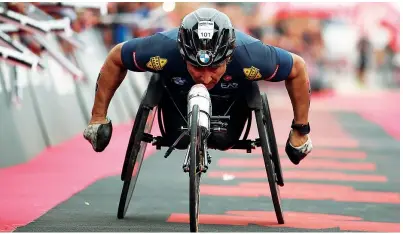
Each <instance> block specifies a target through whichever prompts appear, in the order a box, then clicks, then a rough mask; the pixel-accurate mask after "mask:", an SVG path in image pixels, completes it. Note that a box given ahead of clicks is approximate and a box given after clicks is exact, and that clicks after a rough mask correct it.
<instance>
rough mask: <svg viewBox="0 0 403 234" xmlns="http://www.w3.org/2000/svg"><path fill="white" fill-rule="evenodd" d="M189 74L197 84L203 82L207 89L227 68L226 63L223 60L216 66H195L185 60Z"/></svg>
mask: <svg viewBox="0 0 403 234" xmlns="http://www.w3.org/2000/svg"><path fill="white" fill-rule="evenodd" d="M186 64H187V69H188V71H189V74H190V75H191V76H192V78H193V80H194V81H195V82H196V83H197V84H204V86H206V88H207V89H212V88H213V87H214V86H215V85H216V84H217V83H218V82H219V81H220V79H221V77H222V76H223V75H224V73H225V71H226V70H227V63H226V62H224V63H222V64H220V65H219V66H217V67H196V66H193V65H192V64H191V63H189V62H186Z"/></svg>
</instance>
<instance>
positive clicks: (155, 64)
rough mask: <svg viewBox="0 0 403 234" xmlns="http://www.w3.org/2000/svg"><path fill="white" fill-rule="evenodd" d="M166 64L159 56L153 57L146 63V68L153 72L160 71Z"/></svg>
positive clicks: (165, 60) (166, 61)
mask: <svg viewBox="0 0 403 234" xmlns="http://www.w3.org/2000/svg"><path fill="white" fill-rule="evenodd" d="M167 63H168V60H167V59H165V58H161V57H160V56H155V57H151V58H150V61H148V63H147V67H148V68H150V69H153V70H155V71H161V70H162V69H163V68H164V66H165V65H166V64H167Z"/></svg>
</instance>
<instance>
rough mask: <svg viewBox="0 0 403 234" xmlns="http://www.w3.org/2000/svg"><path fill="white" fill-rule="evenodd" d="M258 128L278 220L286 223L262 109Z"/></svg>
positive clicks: (257, 116)
mask: <svg viewBox="0 0 403 234" xmlns="http://www.w3.org/2000/svg"><path fill="white" fill-rule="evenodd" d="M255 115H256V123H257V129H258V132H259V138H260V142H261V147H262V152H263V160H264V165H265V168H266V174H267V180H268V181H269V187H270V192H271V198H272V201H273V205H274V211H275V212H276V217H277V222H278V223H279V224H284V217H283V211H282V208H281V198H280V191H279V189H278V185H277V183H276V180H275V173H274V164H273V162H272V160H271V151H270V147H269V137H268V135H267V131H266V127H265V125H264V121H263V119H264V115H263V112H262V111H261V110H256V111H255Z"/></svg>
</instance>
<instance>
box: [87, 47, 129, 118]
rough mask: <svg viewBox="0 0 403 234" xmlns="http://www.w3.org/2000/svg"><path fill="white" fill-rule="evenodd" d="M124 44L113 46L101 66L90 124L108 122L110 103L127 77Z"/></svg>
mask: <svg viewBox="0 0 403 234" xmlns="http://www.w3.org/2000/svg"><path fill="white" fill-rule="evenodd" d="M122 45H123V43H121V44H118V45H116V46H115V47H113V49H112V50H111V51H110V52H109V54H108V56H107V58H106V60H105V62H104V64H103V66H102V68H101V71H100V73H99V77H98V82H97V91H96V94H95V100H94V106H93V108H92V117H91V120H90V124H94V123H106V122H107V120H106V115H107V112H108V107H109V103H110V102H111V99H112V97H113V95H114V94H115V91H116V90H117V88H118V87H119V86H120V84H121V83H122V81H123V79H124V78H125V77H126V74H127V69H126V68H125V67H124V65H123V62H122V58H121V50H122Z"/></svg>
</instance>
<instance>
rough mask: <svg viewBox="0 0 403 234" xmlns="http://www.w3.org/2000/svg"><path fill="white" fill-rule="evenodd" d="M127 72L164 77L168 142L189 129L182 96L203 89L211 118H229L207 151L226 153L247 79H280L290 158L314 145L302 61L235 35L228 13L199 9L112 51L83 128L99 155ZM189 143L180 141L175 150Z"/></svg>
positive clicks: (240, 118)
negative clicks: (289, 113) (289, 110)
mask: <svg viewBox="0 0 403 234" xmlns="http://www.w3.org/2000/svg"><path fill="white" fill-rule="evenodd" d="M128 70H130V71H135V72H145V71H148V72H152V73H159V74H160V75H161V77H163V80H164V82H165V84H166V87H167V88H166V90H165V91H164V92H165V93H164V95H169V97H171V98H172V99H171V98H162V100H161V103H160V104H159V106H160V107H161V109H162V113H163V123H164V127H165V132H166V134H167V136H168V137H167V138H169V139H171V140H170V141H171V142H174V141H175V140H176V139H177V138H178V136H179V134H180V131H179V129H180V127H181V126H186V125H185V124H184V123H185V122H184V121H185V120H184V119H183V116H187V113H186V108H187V99H186V96H187V93H188V92H189V90H190V88H191V87H192V86H193V85H194V84H204V85H205V87H206V88H207V89H208V90H209V93H210V95H211V99H212V108H213V115H223V114H227V115H229V116H231V118H230V120H229V122H228V129H227V131H226V132H216V133H213V134H212V135H210V136H209V139H208V145H209V147H210V148H215V149H219V150H226V149H229V148H231V147H232V146H233V145H234V142H236V141H237V140H238V139H239V137H240V135H241V134H242V131H243V128H244V126H245V123H246V120H247V117H248V115H247V114H248V113H249V112H248V106H247V104H246V102H245V100H244V99H242V98H241V99H240V98H237V97H239V95H240V94H243V93H244V92H246V91H247V87H249V86H250V84H251V83H252V82H256V81H271V82H279V81H285V86H286V89H287V91H288V94H289V96H290V99H291V103H292V106H293V112H294V119H293V120H292V121H291V122H292V123H291V131H290V134H289V137H288V140H287V142H286V152H287V155H288V157H289V159H290V160H291V161H292V162H293V163H294V164H299V162H300V161H301V160H302V159H303V158H305V157H306V156H307V155H308V154H309V153H310V152H311V150H312V148H313V146H312V141H311V139H310V137H309V132H310V126H309V121H308V112H309V104H310V85H309V77H308V74H307V69H306V66H305V62H304V60H303V59H302V58H301V57H300V56H298V55H295V54H293V53H290V52H288V51H285V50H283V49H280V48H277V47H274V46H270V45H265V44H263V43H262V42H261V41H260V40H258V39H255V38H253V37H251V36H248V35H246V34H245V33H242V32H240V31H238V30H235V29H234V28H233V26H232V24H231V21H230V19H229V18H228V16H227V15H225V14H224V13H222V12H219V11H217V10H216V9H212V8H200V9H198V10H196V11H194V12H192V13H190V14H188V15H187V16H185V17H184V19H183V21H182V23H181V26H180V27H179V28H175V29H172V30H169V31H165V32H161V33H156V34H154V35H152V36H149V37H144V38H135V39H132V40H129V41H127V42H124V43H121V44H118V45H116V46H115V47H114V48H113V49H112V50H111V51H110V53H109V55H108V56H107V58H106V61H105V63H104V65H103V67H102V69H101V71H100V74H99V77H98V81H97V85H96V95H95V101H94V105H93V109H92V118H91V120H90V123H89V125H88V127H87V128H86V129H85V131H84V137H85V138H86V139H87V140H88V141H89V142H90V143H91V144H92V147H93V149H94V150H95V151H96V152H101V151H103V150H104V149H105V148H106V146H107V145H108V144H109V140H110V137H111V133H112V123H111V120H110V119H109V118H108V117H107V110H108V106H109V103H110V101H111V99H112V97H113V95H114V93H115V91H116V90H117V88H118V87H119V85H120V84H121V82H122V81H123V79H124V78H125V76H126V73H127V71H128ZM166 97H168V96H166ZM173 100H174V102H173ZM164 138H165V137H164ZM187 146H188V140H186V139H184V140H182V141H181V142H180V143H179V144H178V145H177V148H180V149H185V148H186V147H187Z"/></svg>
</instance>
